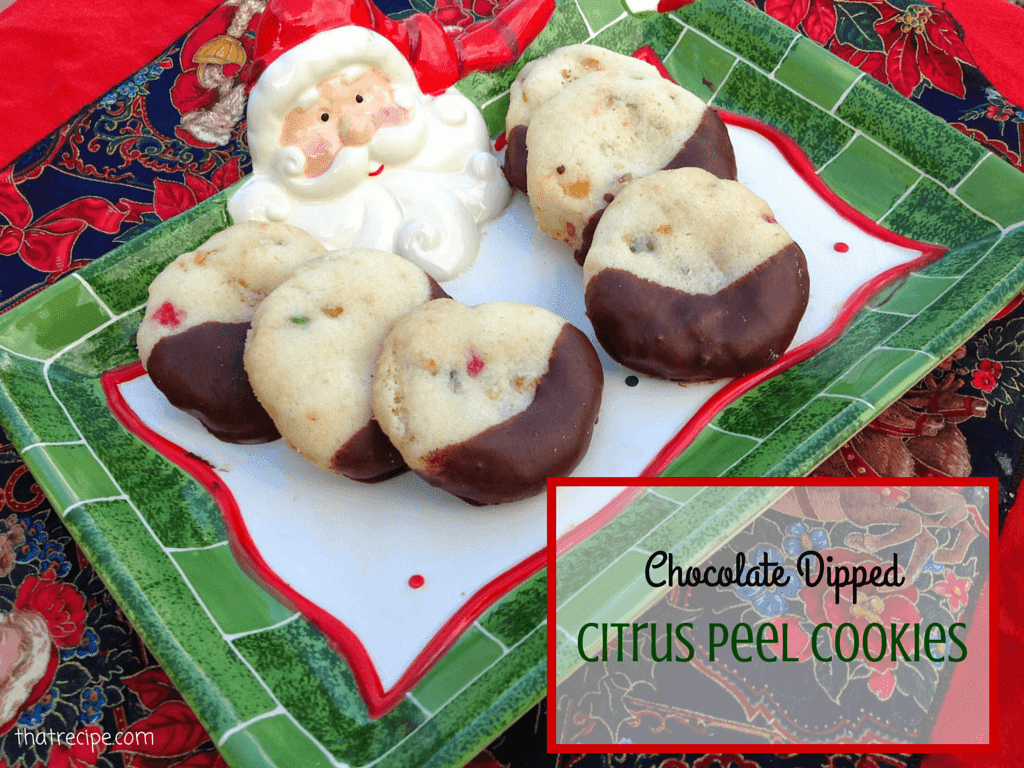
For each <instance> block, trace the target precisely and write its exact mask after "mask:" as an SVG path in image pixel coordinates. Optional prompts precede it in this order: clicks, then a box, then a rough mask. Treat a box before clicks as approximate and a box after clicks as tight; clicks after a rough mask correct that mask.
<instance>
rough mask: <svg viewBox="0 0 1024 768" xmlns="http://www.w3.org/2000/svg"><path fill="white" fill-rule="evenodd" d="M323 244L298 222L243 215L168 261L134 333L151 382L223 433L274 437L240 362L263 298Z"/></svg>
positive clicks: (243, 438) (233, 437) (230, 438)
mask: <svg viewBox="0 0 1024 768" xmlns="http://www.w3.org/2000/svg"><path fill="white" fill-rule="evenodd" d="M325 251H326V249H325V248H324V247H323V246H322V245H321V244H320V243H319V242H318V241H317V240H316V239H315V238H314V237H313V236H312V235H309V234H307V233H306V232H303V231H302V230H300V229H298V228H296V227H292V226H289V225H287V224H277V223H266V222H246V223H245V224H238V225H236V226H232V227H228V228H227V229H225V230H222V231H221V232H218V233H217V234H215V235H214V236H213V237H211V238H210V239H209V240H207V241H206V242H205V243H203V244H202V245H201V246H199V248H197V249H196V250H194V251H190V252H189V253H185V254H182V255H181V256H179V257H178V258H177V259H175V260H174V261H173V262H171V263H170V264H169V265H168V266H167V267H166V268H165V269H164V270H163V272H161V273H160V274H159V275H158V276H157V277H156V279H155V280H153V282H152V284H151V285H150V287H149V303H148V305H147V307H146V315H145V317H144V318H143V320H142V323H141V325H140V326H139V332H138V337H137V339H138V347H139V359H140V360H141V361H142V365H143V367H144V368H145V369H146V371H147V372H148V373H149V375H150V378H151V379H152V380H153V384H154V385H155V386H156V387H157V388H158V389H159V390H160V391H161V392H163V393H164V395H165V396H166V397H167V399H168V401H170V403H171V404H172V405H174V406H175V407H177V408H180V409H181V410H183V411H185V412H187V413H190V414H192V415H193V416H195V417H196V418H198V419H199V420H200V421H201V422H202V423H203V425H204V426H205V427H206V428H207V429H208V430H209V431H210V433H211V434H213V435H214V436H215V437H218V438H219V439H221V440H225V441H227V442H232V443H264V442H268V441H270V440H276V439H277V437H278V434H277V430H276V429H275V428H274V424H273V422H272V421H271V420H270V417H269V416H268V415H267V414H266V412H265V411H264V410H263V409H262V408H261V407H260V405H259V403H258V402H257V401H256V398H255V396H254V395H253V393H252V389H251V388H250V386H249V382H248V379H247V378H246V375H245V371H244V369H243V367H242V350H243V347H244V344H245V336H246V333H247V331H248V329H249V321H250V320H251V319H252V316H253V313H254V312H255V311H256V307H257V306H259V303H260V302H261V301H262V300H263V298H264V297H265V296H266V295H267V294H268V293H270V291H272V290H273V289H274V288H276V287H277V286H278V285H279V284H280V283H281V282H282V281H283V280H284V279H285V278H286V277H287V276H288V275H289V274H290V273H291V272H292V270H294V269H295V267H297V266H298V265H299V264H301V263H302V262H304V261H306V260H308V259H310V258H313V257H314V256H317V255H319V254H322V253H324V252H325Z"/></svg>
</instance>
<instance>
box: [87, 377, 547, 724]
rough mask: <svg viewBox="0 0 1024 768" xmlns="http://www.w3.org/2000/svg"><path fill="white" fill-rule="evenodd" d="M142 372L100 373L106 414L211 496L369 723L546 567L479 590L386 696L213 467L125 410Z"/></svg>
mask: <svg viewBox="0 0 1024 768" xmlns="http://www.w3.org/2000/svg"><path fill="white" fill-rule="evenodd" d="M145 373H146V371H145V370H144V369H143V367H142V363H141V362H134V363H130V364H129V365H126V366H122V367H120V368H115V369H114V370H112V371H107V372H106V373H104V374H103V376H102V377H101V384H102V387H103V393H104V395H106V398H107V404H108V405H109V407H110V410H111V411H112V412H113V413H114V416H116V417H117V419H118V421H120V422H121V424H122V425H123V426H124V427H125V429H127V430H128V431H129V432H131V433H133V434H135V435H136V436H138V437H139V438H140V439H142V440H143V441H144V442H146V443H148V444H149V445H150V446H151V447H152V448H154V449H155V450H157V451H159V452H160V453H161V454H163V455H164V456H166V457H167V458H168V459H170V460H171V461H173V462H174V463H175V464H177V465H178V466H179V467H181V468H182V469H183V470H185V471H186V472H188V473H189V474H190V475H192V476H193V477H194V478H196V480H198V481H199V483H200V484H201V485H202V486H203V487H204V488H205V489H206V490H207V491H208V492H209V493H210V495H211V496H213V498H214V500H215V501H216V502H217V505H218V506H219V507H220V508H221V512H222V513H223V515H224V523H225V527H226V528H227V531H228V542H229V543H230V546H231V550H232V552H233V553H234V555H235V559H236V560H238V562H239V564H240V565H241V566H242V568H243V569H244V570H246V571H247V572H248V573H249V575H250V576H251V577H252V579H253V580H254V581H256V582H257V583H258V584H260V585H262V586H263V587H264V588H265V589H267V590H268V591H269V592H271V593H272V594H274V595H275V596H277V597H278V599H280V600H281V602H283V603H284V604H285V605H288V606H290V607H292V608H293V609H294V610H296V611H299V612H300V613H302V614H303V616H305V617H306V618H307V619H308V620H309V621H310V622H311V623H312V624H313V625H314V626H316V628H317V629H319V630H320V631H321V632H323V633H324V634H325V635H326V636H327V639H328V641H329V642H330V643H331V644H332V645H333V646H334V647H335V648H337V650H338V651H339V652H340V653H341V655H342V656H344V657H345V660H346V661H347V662H348V664H349V666H350V667H351V668H352V674H353V676H354V677H355V681H356V685H357V686H358V687H359V693H360V694H361V695H362V697H363V700H364V701H365V702H366V708H367V710H368V712H369V715H370V717H371V718H374V719H376V718H378V717H381V716H383V715H385V714H387V713H388V712H389V711H390V710H392V709H393V708H394V707H396V706H397V705H398V704H399V703H401V701H402V699H403V698H405V694H406V693H408V692H409V691H411V690H412V689H413V688H414V687H415V686H416V684H417V683H418V682H419V681H420V680H422V679H423V676H424V675H426V674H427V672H428V671H429V670H430V669H431V667H433V666H434V663H435V662H436V661H437V659H438V658H440V657H441V656H442V655H444V653H445V652H447V651H448V649H449V648H451V647H452V646H453V645H454V644H455V641H456V640H457V639H458V638H459V637H460V636H461V635H462V633H463V632H465V631H466V629H468V628H469V626H470V625H471V624H472V623H473V622H474V621H475V620H476V618H477V617H478V616H480V614H482V613H483V612H484V611H485V610H486V609H487V608H488V607H489V606H491V605H492V604H493V603H495V602H496V601H497V600H498V598H500V597H501V596H502V595H504V594H505V593H507V592H508V591H509V590H511V589H512V588H513V587H515V586H516V585H517V584H520V583H521V582H523V581H525V580H526V579H528V578H529V577H530V576H532V575H533V574H535V573H537V571H539V570H540V569H541V568H542V567H543V566H544V558H545V550H543V549H542V550H539V551H537V552H535V553H533V554H532V555H530V556H529V557H527V558H526V559H525V560H523V561H522V562H520V563H519V564H517V565H515V566H513V567H512V568H511V569H509V570H508V571H506V572H505V573H503V574H501V575H500V576H498V577H496V578H494V579H492V580H491V581H490V582H488V583H487V584H485V585H484V586H483V587H481V588H480V589H479V590H477V591H476V592H475V593H474V594H473V595H472V596H471V597H470V598H469V600H467V601H466V603H464V604H463V606H462V607H461V608H460V609H459V610H458V611H456V612H455V614H454V615H453V616H452V617H451V618H450V619H449V620H448V621H447V622H445V624H444V625H443V626H442V627H441V628H440V629H439V630H438V632H437V634H436V635H434V637H433V638H432V639H431V640H430V642H429V643H427V645H426V647H425V648H424V649H423V650H422V651H421V652H420V653H419V655H418V656H417V657H416V658H415V659H414V660H413V662H412V664H410V665H409V668H408V669H407V670H406V671H405V672H404V673H403V674H402V676H401V677H400V678H399V679H398V680H397V682H396V683H395V684H394V686H392V687H391V689H390V690H387V691H385V690H384V686H383V684H382V683H381V680H380V675H378V674H377V669H376V667H374V665H373V661H372V660H371V659H370V655H369V654H368V653H367V652H366V647H365V646H364V645H363V643H362V641H361V640H360V639H359V637H358V636H357V635H356V634H355V633H354V632H353V631H352V630H350V629H349V628H348V627H347V626H345V624H344V623H343V622H341V621H340V620H339V619H337V618H336V617H335V616H333V615H331V614H329V613H327V612H326V611H325V610H323V609H322V608H321V607H320V606H318V605H317V604H316V603H314V602H312V601H311V600H309V599H307V598H305V597H303V596H302V595H301V594H299V593H298V592H297V591H296V590H295V589H294V588H292V587H291V585H289V584H288V583H287V582H286V581H284V580H283V579H282V578H281V577H280V576H278V575H277V574H276V573H274V571H273V570H272V569H271V568H270V566H269V565H267V562H266V561H265V560H264V559H263V556H262V555H261V554H260V552H259V550H258V549H257V547H256V544H255V542H254V541H253V540H252V537H251V536H250V535H249V531H248V528H247V527H246V525H245V520H244V519H243V517H242V512H241V510H240V509H239V507H238V502H236V501H235V498H234V496H232V495H231V491H230V490H229V489H228V487H227V486H226V485H224V483H222V482H221V480H220V478H219V477H218V476H217V473H216V471H215V470H214V469H213V467H212V466H210V464H208V463H207V462H206V461H204V460H203V459H201V458H199V457H198V456H196V455H195V454H192V453H189V452H187V451H185V450H184V449H183V448H181V447H180V446H178V445H175V444H174V443H172V442H171V441H170V440H168V439H167V438H165V437H163V436H162V435H160V434H159V433H157V432H154V431H153V430H152V429H150V428H149V426H147V425H146V424H145V423H144V422H143V421H142V420H141V419H140V418H139V417H138V415H137V414H136V413H135V411H133V410H132V408H131V406H129V405H128V403H127V401H126V400H125V399H124V396H123V395H122V394H121V389H120V387H121V385H122V384H124V383H125V382H128V381H131V380H133V379H137V378H139V377H140V376H144V375H145ZM411 582H412V579H410V586H412V583H411Z"/></svg>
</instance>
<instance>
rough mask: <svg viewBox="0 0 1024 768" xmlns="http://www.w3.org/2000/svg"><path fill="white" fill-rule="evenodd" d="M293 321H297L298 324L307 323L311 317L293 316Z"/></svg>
mask: <svg viewBox="0 0 1024 768" xmlns="http://www.w3.org/2000/svg"><path fill="white" fill-rule="evenodd" d="M292 322H293V323H295V324H296V325H305V324H306V323H308V322H309V318H308V317H293V318H292Z"/></svg>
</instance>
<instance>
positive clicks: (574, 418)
mask: <svg viewBox="0 0 1024 768" xmlns="http://www.w3.org/2000/svg"><path fill="white" fill-rule="evenodd" d="M603 382H604V377H603V372H602V370H601V364H600V361H599V360H598V357H597V352H596V350H595V349H594V347H593V345H592V344H591V343H590V341H589V340H588V339H587V337H586V336H584V335H583V333H582V332H581V331H579V330H578V329H577V328H575V327H573V326H572V325H570V324H569V323H567V322H565V321H564V320H563V319H562V318H560V317H558V316H557V315H555V314H553V313H551V312H548V311H547V310H544V309H541V308H539V307H533V306H529V305H525V304H513V303H506V302H490V303H486V304H481V305H479V306H477V307H467V306H465V305H463V304H460V303H459V302H457V301H452V300H439V301H432V302H430V303H429V304H424V305H421V306H420V307H417V308H416V309H414V310H413V311H412V312H410V313H409V314H408V315H407V316H406V317H404V318H403V319H402V320H400V321H399V322H398V323H396V324H395V327H394V328H393V330H392V331H391V334H390V335H389V337H388V340H387V343H386V344H385V346H384V351H383V352H382V353H381V357H380V363H379V366H378V373H377V378H376V380H375V381H374V385H373V411H374V414H375V415H376V417H377V420H378V421H379V422H380V426H381V428H382V429H383V430H384V432H385V434H387V435H388V437H389V438H390V439H391V442H392V443H394V445H395V446H396V447H397V448H398V450H399V451H401V453H402V456H403V457H404V458H405V461H406V463H407V464H408V465H409V467H410V468H411V469H412V470H413V471H415V472H416V473H417V474H418V475H420V476H421V477H423V478H424V479H425V480H426V481H427V482H428V483H430V484H431V485H434V486H437V487H439V488H442V489H444V490H446V491H448V492H450V493H452V494H454V495H456V496H458V497H459V498H461V499H463V500H465V501H467V502H469V503H471V504H478V505H482V504H500V503H504V502H509V501H516V500H519V499H524V498H528V497H530V496H535V495H536V494H538V493H541V492H542V491H543V490H544V489H545V487H546V484H547V478H548V477H549V476H550V477H555V476H563V475H568V474H569V473H571V472H572V470H573V469H574V468H575V467H576V465H577V464H578V463H579V461H580V460H581V459H582V457H583V455H584V453H585V452H586V450H587V447H588V446H589V444H590V438H591V435H592V434H593V429H594V424H595V423H596V421H597V416H598V410H599V408H600V403H601V392H602V387H603Z"/></svg>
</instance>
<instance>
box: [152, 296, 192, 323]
mask: <svg viewBox="0 0 1024 768" xmlns="http://www.w3.org/2000/svg"><path fill="white" fill-rule="evenodd" d="M186 314H187V313H186V312H185V310H184V309H182V308H181V307H176V306H174V305H173V304H171V302H169V301H165V302H164V303H163V304H161V305H160V306H159V307H157V308H156V312H154V313H153V319H154V320H156V322H157V323H159V324H160V325H166V326H167V327H168V328H177V327H178V326H179V325H181V322H182V321H183V320H184V319H185V315H186Z"/></svg>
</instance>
